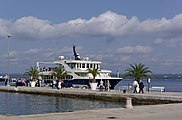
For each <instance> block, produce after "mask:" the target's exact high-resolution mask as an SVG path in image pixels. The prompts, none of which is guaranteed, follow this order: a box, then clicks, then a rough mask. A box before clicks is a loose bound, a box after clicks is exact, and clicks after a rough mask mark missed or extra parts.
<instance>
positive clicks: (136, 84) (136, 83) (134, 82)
mask: <svg viewBox="0 0 182 120" xmlns="http://www.w3.org/2000/svg"><path fill="white" fill-rule="evenodd" d="M138 87H139V84H138V82H137V81H136V79H135V80H134V81H133V88H134V91H133V93H138V91H137V89H138Z"/></svg>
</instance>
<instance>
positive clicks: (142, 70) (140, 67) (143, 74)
mask: <svg viewBox="0 0 182 120" xmlns="http://www.w3.org/2000/svg"><path fill="white" fill-rule="evenodd" d="M125 71H126V73H125V74H124V77H127V76H129V77H133V78H135V79H136V80H137V81H138V83H139V82H140V80H141V79H142V78H147V77H149V76H150V75H149V74H150V73H152V72H151V71H150V70H149V67H145V65H144V64H142V63H140V64H135V65H131V64H130V67H128V68H127V69H126V70H125Z"/></svg>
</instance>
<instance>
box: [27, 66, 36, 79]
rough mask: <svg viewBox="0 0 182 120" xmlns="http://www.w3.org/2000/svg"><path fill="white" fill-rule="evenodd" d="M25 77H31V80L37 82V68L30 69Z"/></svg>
mask: <svg viewBox="0 0 182 120" xmlns="http://www.w3.org/2000/svg"><path fill="white" fill-rule="evenodd" d="M25 75H28V76H31V80H32V81H35V80H36V79H37V77H38V76H39V70H38V69H37V67H30V69H28V70H27V72H25Z"/></svg>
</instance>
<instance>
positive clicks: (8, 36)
mask: <svg viewBox="0 0 182 120" xmlns="http://www.w3.org/2000/svg"><path fill="white" fill-rule="evenodd" d="M10 37H12V36H11V35H9V34H8V35H7V38H8V73H7V74H8V81H7V82H9V79H10V75H9V70H10V60H9V58H10V40H9V38H10Z"/></svg>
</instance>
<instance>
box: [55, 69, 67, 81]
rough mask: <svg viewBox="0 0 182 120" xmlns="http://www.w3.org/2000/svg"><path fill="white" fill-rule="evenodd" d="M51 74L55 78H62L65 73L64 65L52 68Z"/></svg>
mask: <svg viewBox="0 0 182 120" xmlns="http://www.w3.org/2000/svg"><path fill="white" fill-rule="evenodd" d="M52 75H53V76H55V77H56V78H57V80H62V79H63V77H65V76H66V75H67V72H66V71H65V69H64V67H61V66H59V67H57V68H55V69H54V71H53V72H52Z"/></svg>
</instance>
